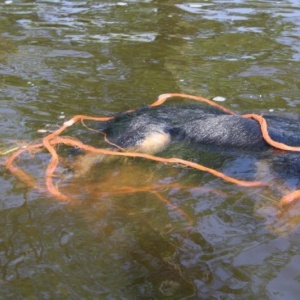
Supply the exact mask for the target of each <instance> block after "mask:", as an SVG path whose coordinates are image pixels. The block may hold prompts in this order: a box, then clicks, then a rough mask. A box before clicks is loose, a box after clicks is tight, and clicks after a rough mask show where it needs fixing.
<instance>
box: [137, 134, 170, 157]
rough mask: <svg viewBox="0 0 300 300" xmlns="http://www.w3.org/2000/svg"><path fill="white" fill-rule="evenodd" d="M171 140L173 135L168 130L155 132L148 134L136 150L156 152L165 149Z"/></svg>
mask: <svg viewBox="0 0 300 300" xmlns="http://www.w3.org/2000/svg"><path fill="white" fill-rule="evenodd" d="M170 142H171V136H170V134H169V133H166V132H154V133H152V134H150V135H148V136H147V137H146V138H145V139H144V140H143V142H142V143H141V144H139V145H138V146H137V147H135V148H134V150H135V151H138V152H142V153H148V154H154V153H158V152H160V151H162V150H164V149H165V148H166V147H167V146H168V145H169V144H170Z"/></svg>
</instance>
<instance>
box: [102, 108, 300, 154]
mask: <svg viewBox="0 0 300 300" xmlns="http://www.w3.org/2000/svg"><path fill="white" fill-rule="evenodd" d="M265 118H266V119H267V121H268V123H269V124H270V126H269V134H270V135H271V137H272V138H273V139H274V140H276V141H280V142H283V143H288V144H292V145H296V144H298V145H299V144H300V138H299V135H298V134H296V132H295V131H297V132H299V129H300V122H299V120H294V121H290V120H289V119H286V118H280V117H278V118H276V117H273V116H265ZM102 129H103V131H104V132H105V133H106V134H107V137H108V139H109V140H110V141H111V142H113V143H115V144H117V145H119V146H120V147H123V148H130V147H134V146H138V145H139V144H140V143H141V142H142V141H143V140H144V139H145V138H146V137H147V136H148V135H150V134H151V133H153V132H165V133H169V134H170V135H171V138H172V141H183V140H184V141H187V142H188V143H190V144H193V145H194V146H196V147H200V148H204V149H205V148H206V149H207V148H209V149H214V150H216V151H220V150H229V151H230V150H238V151H246V152H249V151H250V152H261V151H266V150H268V149H270V146H269V145H267V144H266V142H265V141H264V140H263V138H262V134H261V130H260V126H259V124H258V123H257V122H256V121H254V120H250V119H246V118H243V117H240V116H233V115H229V114H226V113H224V112H223V111H221V110H219V109H216V108H207V107H203V106H202V105H163V106H158V107H153V108H150V107H142V108H140V109H138V110H136V111H134V112H130V113H122V114H119V115H117V116H116V118H115V119H114V120H112V121H109V122H107V123H106V124H105V125H104V127H103V128H102ZM291 129H292V130H293V132H291Z"/></svg>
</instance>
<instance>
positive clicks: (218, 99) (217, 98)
mask: <svg viewBox="0 0 300 300" xmlns="http://www.w3.org/2000/svg"><path fill="white" fill-rule="evenodd" d="M213 100H214V101H217V102H223V101H225V100H226V98H225V97H222V96H216V97H214V98H213Z"/></svg>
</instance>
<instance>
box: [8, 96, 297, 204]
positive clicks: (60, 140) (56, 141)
mask: <svg viewBox="0 0 300 300" xmlns="http://www.w3.org/2000/svg"><path fill="white" fill-rule="evenodd" d="M171 97H176V98H186V99H192V100H196V101H200V102H204V103H207V104H209V105H211V106H214V107H217V108H219V109H221V110H222V111H224V112H226V113H228V114H232V115H236V114H235V113H234V112H232V111H230V110H228V109H226V108H224V107H223V106H221V105H218V104H217V103H215V102H213V101H210V100H208V99H205V98H203V97H199V96H193V95H187V94H176V93H173V94H172V93H171V94H163V95H161V96H160V97H159V98H158V100H157V101H155V102H154V103H152V104H151V105H150V106H151V107H154V106H158V105H161V104H163V103H164V102H165V101H166V100H167V99H169V98H171ZM128 112H130V111H128ZM243 117H245V118H250V119H254V120H256V121H257V122H259V124H260V126H261V131H262V136H263V138H264V139H265V141H266V142H267V143H268V144H270V145H271V146H273V147H275V148H277V149H281V150H286V151H298V152H299V151H300V147H291V146H288V145H285V144H282V143H278V142H276V141H273V140H272V139H271V137H270V136H269V134H268V128H267V123H266V120H265V119H264V118H263V117H262V116H260V115H256V114H247V115H243ZM113 118H114V117H89V116H84V115H76V116H74V117H73V118H72V119H70V120H69V121H67V122H65V123H64V124H63V126H61V127H60V128H59V129H58V130H56V131H55V132H53V133H51V134H49V135H47V136H46V137H44V138H43V139H42V142H41V143H37V144H33V145H28V146H27V147H26V148H21V149H19V150H17V151H16V152H14V153H13V154H11V155H10V156H9V157H8V159H7V160H6V162H5V163H4V166H5V167H6V168H7V169H8V170H10V171H11V173H12V174H14V175H15V176H16V177H17V178H19V179H20V180H21V181H23V182H24V183H26V184H27V185H29V186H30V187H33V188H39V187H38V186H37V184H36V181H35V180H34V179H33V178H32V177H31V176H29V175H28V174H27V173H26V172H24V171H23V170H22V169H20V168H18V167H17V166H16V165H15V164H14V161H15V159H16V158H17V157H19V156H20V155H21V154H22V153H24V152H28V151H32V150H36V149H46V150H47V151H48V152H49V153H50V155H51V159H50V162H49V164H48V166H47V169H46V172H45V184H46V187H47V190H48V192H49V193H50V194H51V195H53V196H54V197H56V198H58V199H60V200H63V201H69V200H70V199H69V198H68V197H67V196H66V195H64V194H62V193H61V192H60V191H59V189H58V188H57V187H56V186H55V185H54V183H53V175H54V172H55V170H56V168H57V166H58V164H59V156H58V154H57V152H56V150H55V148H54V146H56V145H60V144H63V145H67V146H71V147H76V148H79V149H82V150H85V151H87V152H90V153H95V154H102V155H112V156H125V157H139V158H145V159H148V160H152V161H156V162H161V163H168V164H180V165H183V166H187V167H191V168H194V169H197V170H200V171H204V172H209V173H211V174H213V175H214V176H216V177H220V178H222V179H223V180H226V181H228V182H231V183H234V184H237V185H241V186H246V187H251V186H264V185H266V184H265V183H263V182H256V181H253V182H250V181H243V180H239V179H236V178H233V177H230V176H227V175H225V174H223V173H221V172H218V171H216V170H213V169H210V168H208V167H204V166H202V165H200V164H197V163H194V162H191V161H187V160H184V159H180V158H163V157H159V156H155V155H150V154H145V153H138V152H127V151H124V152H120V151H114V150H109V149H104V148H95V147H92V146H90V145H86V144H84V143H82V142H81V141H79V140H77V139H73V138H70V137H64V136H62V137H61V136H60V135H61V134H62V133H63V132H64V131H65V130H66V129H67V128H68V127H70V126H72V125H74V124H75V123H77V122H78V121H81V122H83V121H85V120H90V121H98V122H104V121H108V120H112V119H113ZM298 198H300V190H297V191H294V192H292V193H290V194H288V195H285V196H284V197H283V198H282V199H281V201H280V202H281V204H288V203H291V202H293V201H294V200H296V199H298Z"/></svg>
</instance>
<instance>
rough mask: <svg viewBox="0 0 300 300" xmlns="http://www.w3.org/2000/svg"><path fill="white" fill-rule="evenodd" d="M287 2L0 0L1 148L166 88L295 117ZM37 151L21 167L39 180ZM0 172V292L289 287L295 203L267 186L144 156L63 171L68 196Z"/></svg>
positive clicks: (295, 13)
mask: <svg viewBox="0 0 300 300" xmlns="http://www.w3.org/2000/svg"><path fill="white" fill-rule="evenodd" d="M298 5H299V3H298V1H295V0H294V1H267V0H265V1H246V0H236V1H226V0H224V1H216V0H211V1H202V2H199V1H198V2H197V1H192V0H191V1H190V2H182V1H174V0H169V1H159V0H156V1H155V0H153V1H151V0H130V1H124V2H118V1H56V0H53V1H50V0H49V1H46V0H45V1H26V0H23V1H22V0H19V1H17V0H13V1H2V2H1V4H0V91H1V93H0V111H1V119H0V125H1V133H0V142H1V146H4V147H6V146H8V145H12V144H13V142H14V141H16V140H17V141H20V140H25V141H31V140H36V139H39V138H41V137H42V135H41V134H40V133H38V132H37V130H38V129H49V128H50V129H52V130H53V129H55V128H56V127H57V125H59V124H61V123H62V122H63V118H64V116H65V117H66V118H69V117H71V116H72V115H75V114H79V113H80V114H87V115H107V114H110V113H113V112H117V111H122V110H126V109H129V108H134V107H137V106H139V105H141V104H146V103H150V102H152V101H154V100H155V99H156V98H157V96H158V95H159V94H161V93H166V92H184V93H191V94H197V95H202V96H206V97H209V98H212V97H214V96H224V97H226V98H227V99H228V100H227V101H226V102H225V106H227V107H229V108H231V109H234V110H236V111H239V112H244V111H255V112H257V111H266V110H268V109H274V110H275V111H286V112H292V113H295V114H296V113H300V110H299V107H300V106H299V105H300V100H299V89H300V86H299V79H298V78H299V71H300V64H299V58H300V44H299V43H300V38H299V36H300V21H299V20H300V18H299V17H300V7H299V6H298ZM80 132H81V133H83V135H86V131H85V130H84V129H81V131H80ZM88 134H89V135H90V137H88V138H89V139H90V140H94V141H95V140H96V136H95V135H93V134H92V133H88ZM47 158H48V156H47V155H46V154H43V155H39V156H37V157H36V160H30V159H28V158H27V159H25V158H24V161H23V162H20V163H21V165H22V166H23V167H24V168H26V169H27V170H29V171H31V172H32V173H34V174H35V175H38V176H42V174H43V172H44V167H45V166H46V164H47ZM213 160H214V161H213V162H212V161H210V160H209V156H208V160H206V161H205V164H206V165H214V164H215V165H217V166H218V167H219V168H220V169H222V168H223V169H225V170H227V171H228V172H232V174H234V172H235V165H234V162H231V161H228V162H226V161H225V162H219V161H218V158H213ZM235 163H236V164H240V163H241V162H239V161H237V162H235ZM243 163H245V164H247V163H248V162H247V161H246V162H243ZM249 165H250V166H251V162H249ZM250 169H251V168H250ZM239 175H241V174H239ZM244 176H245V177H246V178H247V176H248V175H247V174H244ZM0 184H1V201H0V207H1V211H0V229H1V234H0V274H1V277H0V286H1V291H0V298H1V299H24V298H26V299H257V298H258V297H259V299H298V294H299V292H300V285H299V281H300V271H299V265H298V264H299V263H300V255H299V247H300V246H299V237H300V235H299V233H300V231H299V228H298V227H297V222H298V220H297V217H294V218H293V221H292V222H291V221H290V222H288V220H289V218H288V216H289V215H292V216H297V211H298V210H299V205H298V207H297V205H296V206H294V207H292V208H290V209H289V210H288V212H285V213H283V215H281V216H278V217H276V216H275V213H276V209H275V206H274V203H275V201H276V199H278V198H279V197H280V196H278V195H276V194H274V191H272V189H261V188H260V189H247V188H237V187H236V186H233V185H231V184H228V183H225V182H223V181H221V180H219V179H216V178H214V177H213V176H211V175H207V174H201V173H199V172H196V171H194V170H188V169H182V168H178V167H172V166H165V165H159V164H155V163H151V162H145V161H142V160H128V161H125V162H122V163H121V165H120V164H118V163H112V164H110V165H105V166H101V168H100V169H99V170H97V171H95V172H94V173H93V174H92V175H91V176H90V177H89V178H86V180H82V179H81V180H80V181H77V182H76V181H75V182H74V181H73V182H69V183H68V182H64V183H61V187H62V189H64V191H65V192H66V193H68V194H69V195H72V196H73V197H74V198H76V199H77V201H76V204H65V203H61V202H59V201H58V200H57V199H55V198H52V197H51V196H49V195H47V194H44V193H41V192H39V191H35V190H32V189H30V188H28V187H26V186H25V185H24V184H22V183H20V182H19V181H18V180H17V179H16V178H14V177H13V176H12V175H11V174H10V173H9V172H7V171H6V170H4V169H3V168H2V169H1V177H0ZM136 185H137V186H139V187H142V188H141V191H140V192H136V193H126V194H124V193H123V194H118V193H117V192H118V190H120V187H124V186H129V187H130V186H131V187H132V186H136ZM151 185H152V186H153V188H151V189H149V188H148V189H145V187H146V186H148V187H149V186H151ZM158 185H159V186H158ZM143 188H144V190H143ZM167 201H169V203H167Z"/></svg>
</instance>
